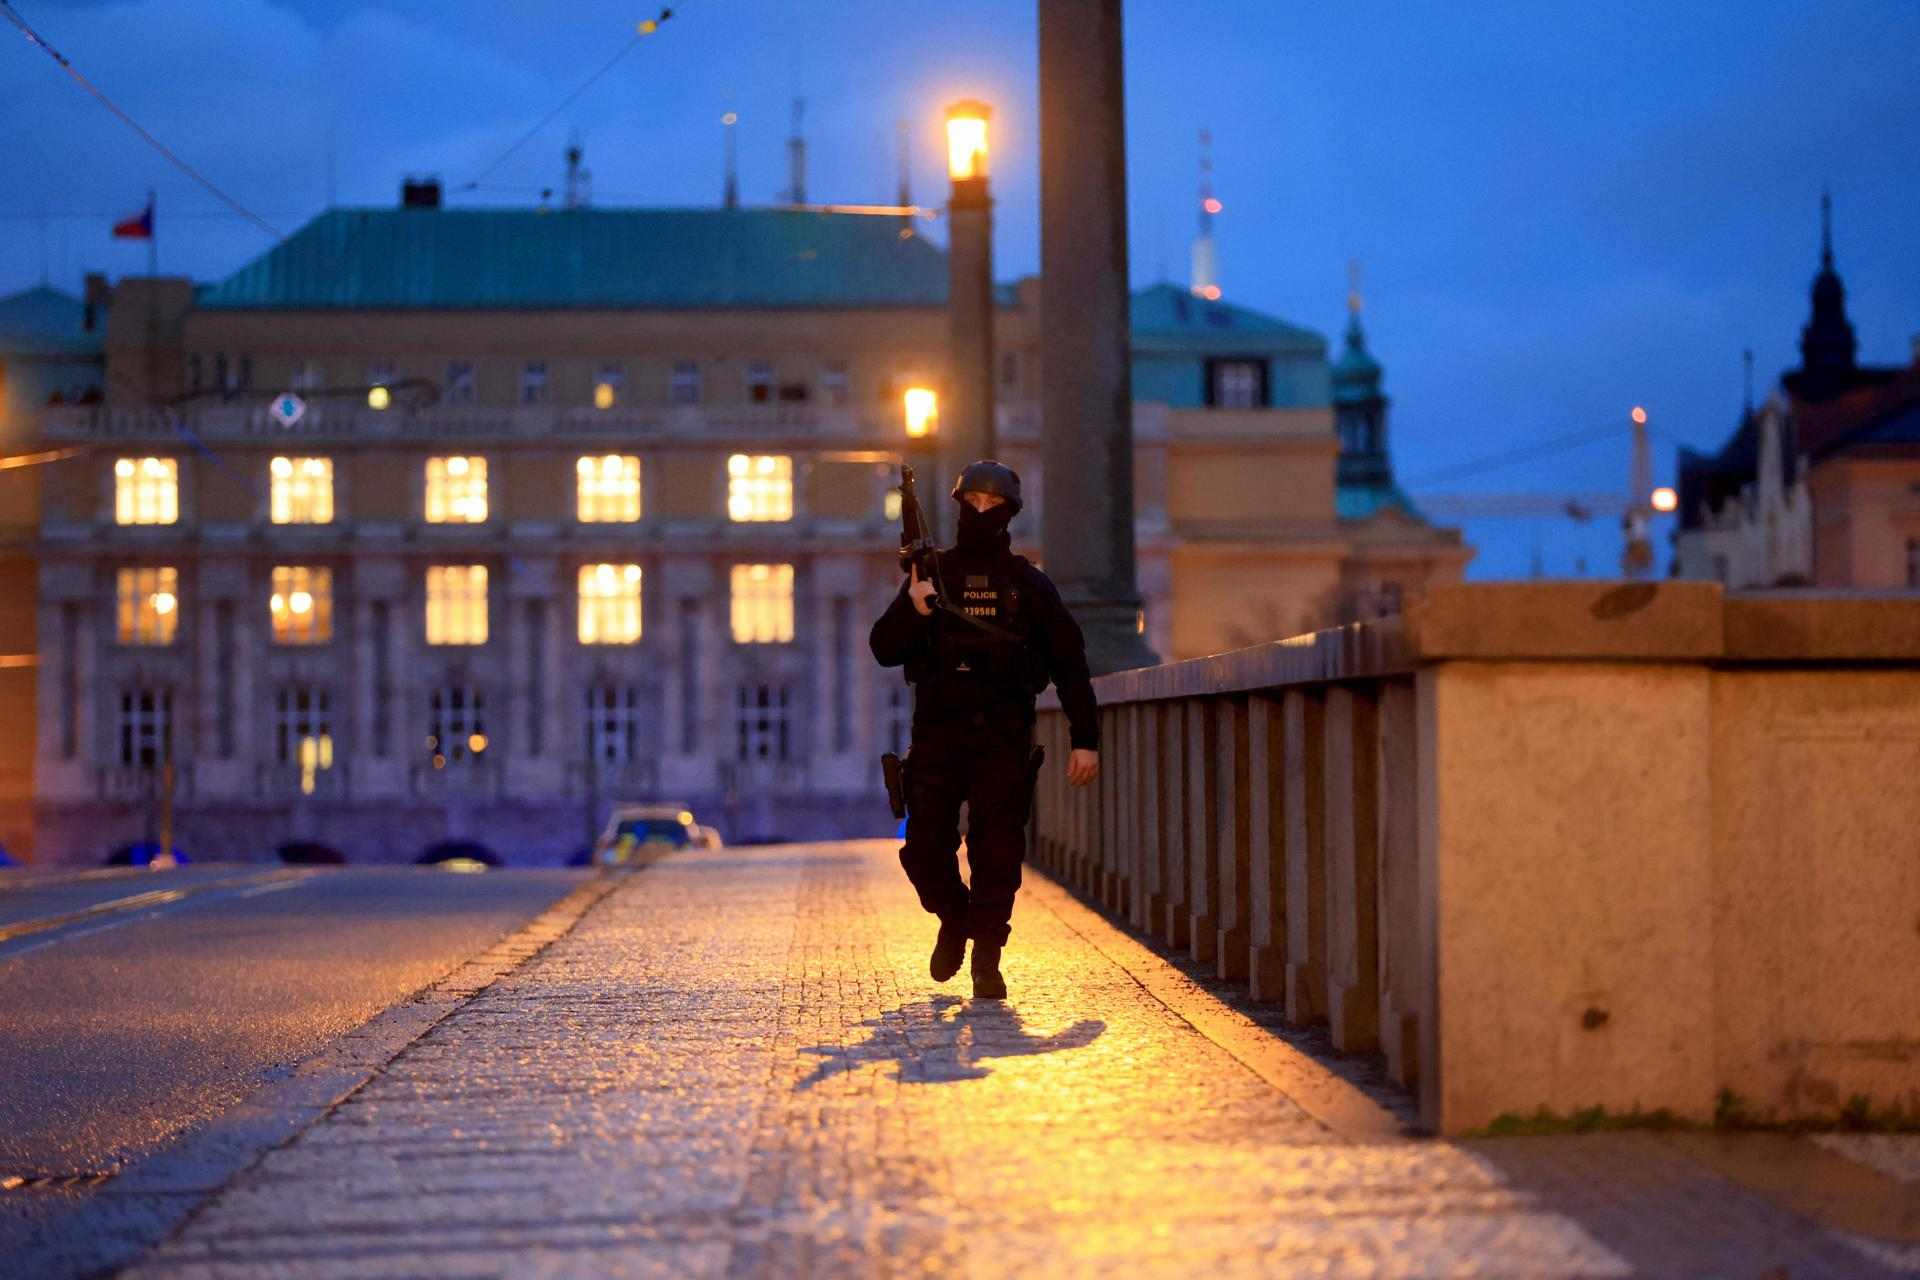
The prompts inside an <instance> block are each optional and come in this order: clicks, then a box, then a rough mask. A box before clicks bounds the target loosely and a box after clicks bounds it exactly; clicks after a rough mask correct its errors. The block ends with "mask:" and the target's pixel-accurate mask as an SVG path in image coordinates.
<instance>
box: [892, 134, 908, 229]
mask: <svg viewBox="0 0 1920 1280" xmlns="http://www.w3.org/2000/svg"><path fill="white" fill-rule="evenodd" d="M899 161H900V187H899V189H898V190H897V191H896V192H895V193H894V200H893V202H894V203H895V204H897V205H899V206H900V207H901V208H902V209H911V208H912V207H913V126H912V125H911V124H909V123H907V122H906V121H905V120H902V121H901V122H900V140H899Z"/></svg>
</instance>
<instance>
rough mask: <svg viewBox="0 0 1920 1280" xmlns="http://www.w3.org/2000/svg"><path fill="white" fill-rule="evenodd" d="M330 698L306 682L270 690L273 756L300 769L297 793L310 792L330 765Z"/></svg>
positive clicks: (327, 694) (324, 692) (331, 728)
mask: <svg viewBox="0 0 1920 1280" xmlns="http://www.w3.org/2000/svg"><path fill="white" fill-rule="evenodd" d="M332 703H333V698H332V695H331V694H330V693H329V692H328V691H327V690H326V689H324V688H322V687H320V686H318V685H310V684H289V685H282V686H280V688H278V689H276V690H275V691H274V703H273V710H274V726H273V745H274V756H275V758H276V759H277V760H279V762H280V763H281V764H283V765H295V766H298V768H299V770H300V793H301V794H302V795H309V796H310V795H312V794H313V792H314V789H315V783H316V782H317V781H318V778H319V775H320V774H322V773H324V772H326V771H327V770H329V769H331V768H333V709H332Z"/></svg>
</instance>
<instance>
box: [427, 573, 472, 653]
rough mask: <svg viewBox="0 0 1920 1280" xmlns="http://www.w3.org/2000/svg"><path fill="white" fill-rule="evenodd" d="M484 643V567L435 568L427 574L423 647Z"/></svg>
mask: <svg viewBox="0 0 1920 1280" xmlns="http://www.w3.org/2000/svg"><path fill="white" fill-rule="evenodd" d="M486 642H487V566H485V565H483V564H437V565H434V566H432V567H431V568H429V569H428V570H427V643H428V644H485V643H486Z"/></svg>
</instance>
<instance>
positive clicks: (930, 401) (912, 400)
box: [902, 387, 940, 440]
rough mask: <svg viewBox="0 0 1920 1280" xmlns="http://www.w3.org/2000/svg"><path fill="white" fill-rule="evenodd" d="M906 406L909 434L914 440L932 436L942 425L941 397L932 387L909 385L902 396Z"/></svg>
mask: <svg viewBox="0 0 1920 1280" xmlns="http://www.w3.org/2000/svg"><path fill="white" fill-rule="evenodd" d="M902 401H903V403H904V404H905V406H906V414H907V436H908V438H910V439H913V440H919V439H923V438H925V437H926V436H930V435H932V434H933V433H934V431H935V430H936V429H937V428H938V427H939V425H940V397H939V395H938V394H937V393H936V392H935V391H934V390H933V388H931V387H908V388H907V392H906V395H905V396H903V397H902Z"/></svg>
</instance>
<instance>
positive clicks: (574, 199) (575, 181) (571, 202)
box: [560, 132, 593, 209]
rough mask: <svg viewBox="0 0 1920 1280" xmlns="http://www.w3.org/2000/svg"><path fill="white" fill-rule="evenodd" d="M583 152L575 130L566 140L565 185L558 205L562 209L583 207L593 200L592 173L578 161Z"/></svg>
mask: <svg viewBox="0 0 1920 1280" xmlns="http://www.w3.org/2000/svg"><path fill="white" fill-rule="evenodd" d="M585 154H586V153H585V152H584V151H582V150H581V148H580V135H579V133H577V132H576V133H575V134H574V135H573V137H572V138H570V139H569V140H568V141H567V185H566V194H565V195H564V196H563V197H562V198H561V205H560V207H561V208H563V209H584V208H586V207H587V205H589V204H590V203H592V201H593V174H592V173H590V172H589V171H588V170H587V168H586V166H585V165H583V164H581V163H580V161H581V158H582V157H583V156H584V155H585Z"/></svg>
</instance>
